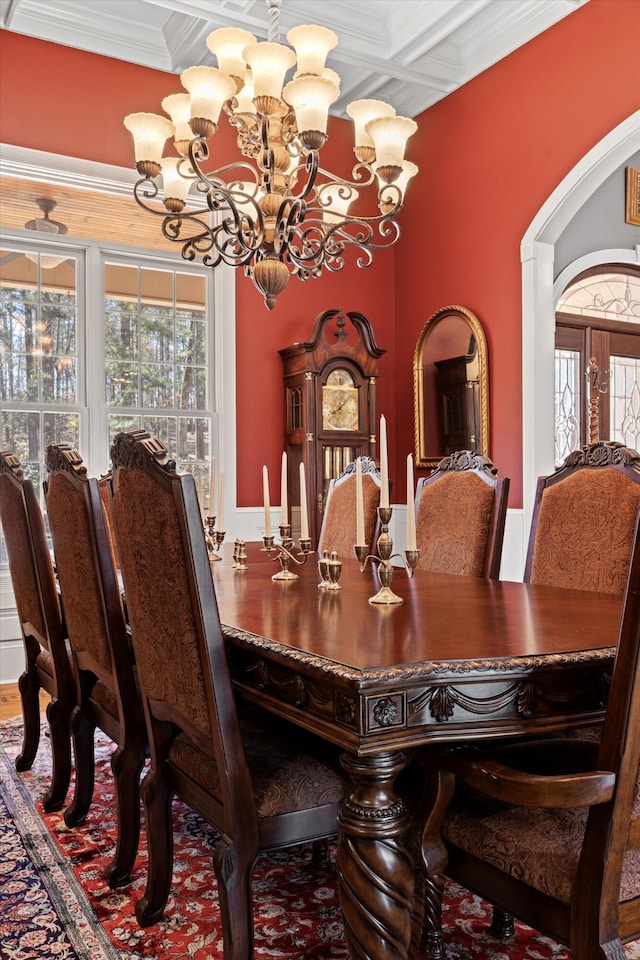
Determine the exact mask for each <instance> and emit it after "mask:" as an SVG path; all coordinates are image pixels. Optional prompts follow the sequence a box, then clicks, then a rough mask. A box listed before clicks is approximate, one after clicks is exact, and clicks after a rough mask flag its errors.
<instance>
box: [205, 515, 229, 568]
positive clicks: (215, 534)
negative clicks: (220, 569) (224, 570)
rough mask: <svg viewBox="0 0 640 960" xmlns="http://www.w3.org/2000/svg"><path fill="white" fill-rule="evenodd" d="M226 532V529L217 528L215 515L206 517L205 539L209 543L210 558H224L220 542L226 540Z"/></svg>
mask: <svg viewBox="0 0 640 960" xmlns="http://www.w3.org/2000/svg"><path fill="white" fill-rule="evenodd" d="M224 534H225V531H224V530H216V518H215V517H206V518H205V528H204V539H205V543H206V544H207V553H208V554H209V560H222V557H221V556H220V554H219V553H218V551H219V550H220V544H221V543H222V542H223V540H224Z"/></svg>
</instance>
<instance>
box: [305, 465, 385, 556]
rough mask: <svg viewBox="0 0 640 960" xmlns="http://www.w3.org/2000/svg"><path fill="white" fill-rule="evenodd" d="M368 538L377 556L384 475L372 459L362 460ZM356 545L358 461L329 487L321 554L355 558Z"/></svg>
mask: <svg viewBox="0 0 640 960" xmlns="http://www.w3.org/2000/svg"><path fill="white" fill-rule="evenodd" d="M360 459H361V464H362V500H363V508H364V510H363V512H364V536H365V540H366V542H367V545H368V547H369V550H370V552H372V553H375V551H376V541H377V538H378V535H379V532H380V523H379V519H378V504H379V503H380V483H381V480H380V471H379V469H378V466H377V464H376V463H375V461H374V460H372V459H371V458H370V457H361V458H360ZM355 543H356V461H355V460H354V461H352V462H351V463H349V464H347V466H346V468H345V471H344V473H341V474H340V476H339V477H336V478H335V480H331V482H330V483H329V489H328V490H327V501H326V504H325V508H324V515H323V517H322V527H321V529H320V537H319V538H318V553H319V554H322V551H323V550H336V551H337V553H338V555H339V556H340V557H342V558H345V557H353V556H354V553H353V548H354V546H355Z"/></svg>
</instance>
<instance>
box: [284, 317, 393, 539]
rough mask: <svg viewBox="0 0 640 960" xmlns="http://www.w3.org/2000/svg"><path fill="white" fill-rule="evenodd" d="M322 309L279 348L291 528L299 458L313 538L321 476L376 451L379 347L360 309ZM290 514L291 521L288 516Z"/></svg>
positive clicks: (325, 482) (324, 480)
mask: <svg viewBox="0 0 640 960" xmlns="http://www.w3.org/2000/svg"><path fill="white" fill-rule="evenodd" d="M346 316H347V319H348V320H349V323H350V327H348V328H347V321H346V320H345V317H344V316H343V314H342V311H340V310H325V312H324V313H321V314H320V315H319V316H318V317H316V320H315V323H314V325H313V330H312V333H311V339H310V340H309V341H308V342H306V343H294V344H292V346H290V347H286V348H285V349H283V350H280V351H279V353H280V356H281V357H282V363H283V367H284V388H285V449H286V451H287V462H288V472H289V473H288V496H289V503H290V504H291V505H292V507H293V508H294V509H292V525H293V526H294V528H299V511H298V513H297V516H296V510H295V508H296V507H298V508H299V505H300V483H299V474H300V463H304V465H305V475H306V480H307V502H308V504H309V535H310V537H311V539H312V542H313V544H314V546H315V544H317V542H318V535H319V533H320V527H321V525H322V513H323V510H324V504H325V500H326V496H327V489H328V487H329V481H330V480H332V479H333V478H335V477H338V476H339V475H340V474H341V473H343V471H344V468H345V467H346V466H347V464H348V463H350V462H351V461H352V460H355V458H356V457H359V456H365V457H375V456H376V402H375V398H376V378H377V376H378V359H379V357H381V356H382V354H383V353H384V352H385V351H384V350H382V349H381V348H380V347H378V345H377V344H376V341H375V336H374V333H373V328H372V326H371V324H370V322H369V321H368V320H367V318H366V317H365V316H364V315H363V314H361V313H355V312H350V313H347V315H346ZM296 520H297V521H298V522H297V524H296Z"/></svg>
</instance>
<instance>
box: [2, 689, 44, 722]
mask: <svg viewBox="0 0 640 960" xmlns="http://www.w3.org/2000/svg"><path fill="white" fill-rule="evenodd" d="M48 702H49V694H48V693H41V694H40V709H41V711H42V712H43V713H44V711H45V709H46V706H47V703H48ZM21 713H22V704H21V702H20V691H19V690H18V684H17V683H3V684H1V685H0V721H2V720H8V719H9V717H18V716H20V714H21Z"/></svg>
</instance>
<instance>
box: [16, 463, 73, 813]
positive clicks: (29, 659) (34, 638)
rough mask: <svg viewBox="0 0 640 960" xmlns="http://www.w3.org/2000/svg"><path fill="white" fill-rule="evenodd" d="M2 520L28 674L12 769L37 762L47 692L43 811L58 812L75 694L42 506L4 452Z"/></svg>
mask: <svg viewBox="0 0 640 960" xmlns="http://www.w3.org/2000/svg"><path fill="white" fill-rule="evenodd" d="M0 520H1V521H2V529H3V532H4V539H5V544H6V547H7V555H8V558H9V573H10V575H11V583H12V585H13V592H14V596H15V601H16V608H17V611H18V619H19V621H20V629H21V631H22V637H23V641H24V653H25V670H24V673H23V674H22V675H21V677H20V680H19V682H18V685H19V689H20V698H21V700H22V716H23V722H24V738H23V743H22V750H21V752H20V754H19V755H18V757H17V759H16V768H17V769H18V770H20V771H22V770H29V769H30V768H31V766H32V764H33V761H34V760H35V756H36V753H37V750H38V744H39V742H40V701H39V695H40V690H41V689H43V690H46V691H47V693H48V694H49V695H50V697H51V700H50V701H49V703H48V704H47V720H48V723H49V734H50V739H51V754H52V774H51V785H50V787H49V789H48V790H47V792H46V793H45V796H44V798H43V804H44V809H45V810H47V811H50V810H59V809H60V807H61V806H62V805H63V803H64V801H65V797H66V795H67V790H68V789H69V782H70V778H71V739H70V737H71V735H70V731H69V722H70V718H71V712H72V710H73V709H74V707H75V705H76V687H75V681H74V678H73V672H72V663H71V658H70V653H69V649H68V646H67V642H66V632H65V626H64V622H63V616H62V610H61V606H60V601H59V598H58V593H57V589H56V583H55V576H54V570H53V564H52V562H51V556H50V554H49V547H48V544H47V536H46V533H45V528H44V521H43V518H42V512H41V510H40V504H39V503H38V499H37V497H36V494H35V490H34V488H33V485H32V483H31V481H30V480H29V479H27V477H25V475H24V472H23V470H22V467H21V465H20V461H19V460H18V458H17V457H15V456H14V455H13V454H12V453H10V452H9V451H7V450H5V451H3V452H0Z"/></svg>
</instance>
